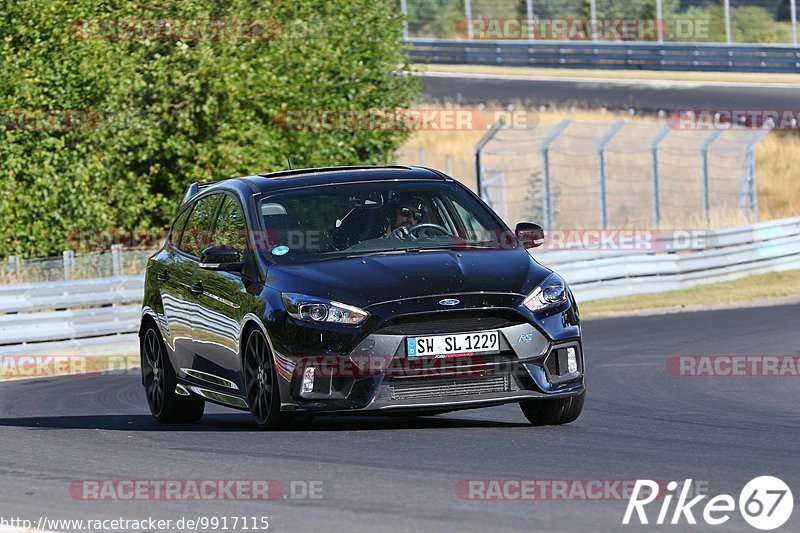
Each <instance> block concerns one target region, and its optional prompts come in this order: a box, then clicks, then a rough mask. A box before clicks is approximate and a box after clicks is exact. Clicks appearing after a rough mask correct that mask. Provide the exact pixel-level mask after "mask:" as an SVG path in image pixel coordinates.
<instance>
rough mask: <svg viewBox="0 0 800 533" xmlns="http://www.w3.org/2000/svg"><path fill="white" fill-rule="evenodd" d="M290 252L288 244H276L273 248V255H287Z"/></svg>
mask: <svg viewBox="0 0 800 533" xmlns="http://www.w3.org/2000/svg"><path fill="white" fill-rule="evenodd" d="M288 253H289V247H288V246H276V247H275V248H273V249H272V255H286V254H288Z"/></svg>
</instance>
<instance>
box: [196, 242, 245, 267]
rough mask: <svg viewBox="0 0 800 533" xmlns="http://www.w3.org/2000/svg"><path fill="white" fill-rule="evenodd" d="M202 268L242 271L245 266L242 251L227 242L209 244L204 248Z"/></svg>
mask: <svg viewBox="0 0 800 533" xmlns="http://www.w3.org/2000/svg"><path fill="white" fill-rule="evenodd" d="M200 268H204V269H206V270H218V271H221V272H241V271H242V269H243V268H244V262H243V261H242V253H241V252H240V251H238V250H236V249H235V248H233V247H232V246H229V245H227V244H220V245H216V246H209V247H208V248H206V249H205V250H203V255H202V257H201V259H200Z"/></svg>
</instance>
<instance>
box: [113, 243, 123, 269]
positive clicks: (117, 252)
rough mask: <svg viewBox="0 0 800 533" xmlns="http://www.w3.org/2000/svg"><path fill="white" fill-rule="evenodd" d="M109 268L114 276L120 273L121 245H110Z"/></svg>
mask: <svg viewBox="0 0 800 533" xmlns="http://www.w3.org/2000/svg"><path fill="white" fill-rule="evenodd" d="M111 270H112V271H113V273H114V275H115V276H121V275H122V245H121V244H112V245H111Z"/></svg>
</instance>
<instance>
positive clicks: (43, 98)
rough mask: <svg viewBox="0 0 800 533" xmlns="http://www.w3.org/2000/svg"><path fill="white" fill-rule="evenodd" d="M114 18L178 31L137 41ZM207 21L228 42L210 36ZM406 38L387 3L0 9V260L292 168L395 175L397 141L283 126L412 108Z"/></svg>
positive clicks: (156, 217) (23, 5) (67, 1)
mask: <svg viewBox="0 0 800 533" xmlns="http://www.w3.org/2000/svg"><path fill="white" fill-rule="evenodd" d="M109 19H120V20H122V21H123V22H131V21H133V20H138V21H140V22H139V24H138V26H137V27H139V28H142V27H145V26H147V23H146V22H141V21H153V20H155V19H184V20H187V21H188V24H189V25H188V26H186V28H184V30H182V31H181V32H180V34H179V35H178V34H170V35H168V36H166V37H165V34H163V33H161V34H158V35H156V34H151V35H150V38H149V39H146V38H142V37H140V36H136V37H132V36H131V34H129V33H126V32H125V27H124V25H122V26H121V25H117V26H116V27H115V26H114V23H113V21H111V22H109ZM202 19H211V20H218V19H219V20H221V21H222V22H223V23H224V24H229V27H235V28H238V29H237V31H235V32H234V33H233V34H232V35H234V37H230V36H229V37H230V38H229V37H225V35H226V34H218V37H217V38H212V37H211V35H212V33H211V30H209V29H208V28H209V27H205V30H203V26H202V25H201V24H200V23H199V22H198V21H200V20H202ZM252 20H256V21H259V23H258V24H256V25H253V24H250V23H248V22H247V21H252ZM189 27H191V28H193V29H191V30H188V29H187V28H189ZM198 27H200V31H197V28H198ZM241 28H247V31H244V30H242V29H241ZM202 31H206V33H202ZM219 35H222V36H223V37H219ZM176 36H177V37H178V38H176ZM401 36H402V17H401V16H400V14H399V12H398V10H397V9H396V6H395V2H393V1H392V0H379V1H376V0H327V1H326V2H318V1H316V0H291V1H276V2H270V3H264V2H257V1H243V0H233V1H230V2H228V1H222V0H215V1H211V2H202V3H201V2H193V1H189V0H170V1H154V2H149V3H148V4H147V6H144V5H140V4H139V3H138V2H132V1H124V0H115V1H109V2H103V3H97V2H93V1H91V0H83V1H76V0H52V1H50V2H47V3H44V4H43V3H41V2H37V1H34V0H18V1H12V0H4V1H3V7H2V10H0V58H1V59H0V130H4V131H0V227H2V231H0V256H6V255H9V254H20V255H23V256H28V257H30V256H39V255H47V254H53V253H57V252H58V251H60V250H62V249H63V248H64V247H66V246H70V247H72V248H78V249H79V248H92V247H93V246H95V245H96V244H97V242H92V239H85V238H83V239H81V240H80V242H76V236H78V235H83V236H84V237H85V236H86V235H87V234H93V235H97V234H98V233H99V232H103V231H106V232H108V231H113V230H123V231H147V230H152V229H153V228H156V229H159V228H163V227H164V226H165V225H166V224H167V223H168V221H169V220H170V218H171V216H172V214H173V213H174V211H175V208H176V207H177V202H178V201H179V199H180V197H181V196H182V193H183V191H184V190H185V188H186V187H187V186H188V184H189V183H191V182H195V181H211V180H218V179H223V178H227V177H232V176H239V175H247V174H253V173H257V172H262V171H265V170H276V169H283V168H286V157H287V156H291V158H292V161H293V163H294V164H295V166H318V165H333V164H356V163H376V162H389V161H391V160H392V158H393V154H394V152H395V150H396V148H397V147H398V146H400V145H401V144H402V143H403V142H404V141H405V139H406V138H407V136H408V133H409V132H408V131H407V130H405V129H398V128H377V129H375V128H373V129H370V128H359V127H356V128H344V129H327V128H323V129H320V128H306V127H302V128H286V127H285V116H286V115H287V113H290V112H295V111H302V112H313V111H314V110H335V111H342V112H344V111H353V112H357V111H364V110H370V109H396V108H403V107H407V106H408V105H409V104H410V103H411V102H412V101H413V100H414V98H416V96H417V95H418V94H419V93H420V87H421V84H420V82H419V81H418V80H417V79H416V78H415V77H413V76H402V75H397V74H395V72H396V71H404V70H409V65H408V62H407V55H406V47H405V45H404V44H403V42H402V39H401ZM173 38H174V40H173Z"/></svg>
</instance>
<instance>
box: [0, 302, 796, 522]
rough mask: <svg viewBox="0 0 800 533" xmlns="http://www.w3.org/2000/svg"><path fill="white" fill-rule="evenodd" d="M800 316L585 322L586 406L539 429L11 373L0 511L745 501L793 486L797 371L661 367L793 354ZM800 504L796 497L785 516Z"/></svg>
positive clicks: (593, 518)
mask: <svg viewBox="0 0 800 533" xmlns="http://www.w3.org/2000/svg"><path fill="white" fill-rule="evenodd" d="M798 331H800V306H798V305H794V306H782V307H772V308H761V309H751V310H725V311H709V312H702V313H685V314H675V315H664V316H651V317H637V318H618V319H606V320H598V321H589V322H586V324H585V336H586V343H587V356H588V358H589V361H588V367H589V388H590V390H589V398H588V401H587V406H586V409H585V411H584V413H583V416H582V417H581V418H580V419H579V420H578V421H577V422H576V423H574V424H572V425H569V426H564V427H557V428H543V429H542V428H534V427H531V426H528V425H527V424H526V423H525V420H524V418H523V416H522V414H521V413H520V411H519V409H518V407H517V406H515V405H511V406H505V407H499V408H489V409H484V410H479V411H467V412H461V413H451V414H446V415H440V416H436V417H427V418H420V419H413V418H320V419H317V420H315V421H314V422H313V423H312V424H311V425H310V426H308V427H306V428H303V429H298V430H292V431H287V432H280V433H262V432H259V431H256V430H255V428H254V426H253V425H251V424H250V420H249V416H248V415H246V414H238V413H236V412H232V411H226V410H223V409H219V408H216V407H212V408H210V409H208V411H207V412H210V414H207V416H206V417H204V419H203V420H202V421H201V422H200V423H199V424H196V425H193V426H161V425H158V424H156V423H155V422H153V421H152V420H151V418H150V416H149V415H148V414H147V407H146V404H145V399H144V393H143V391H142V389H141V387H140V385H139V383H138V376H137V374H136V373H130V374H127V375H124V374H115V375H95V376H83V377H65V378H52V379H39V380H32V381H16V382H7V383H0V435H2V437H0V443H1V444H0V446H2V454H0V462H1V465H0V516H2V517H4V518H6V519H8V518H9V517H20V518H28V519H31V520H37V519H38V517H40V516H47V517H48V518H56V517H60V518H89V517H93V518H117V517H120V516H121V517H127V518H133V519H143V518H146V517H148V516H152V517H161V518H172V519H177V518H180V517H198V516H217V517H222V516H235V515H238V516H262V515H265V516H269V522H270V529H274V530H278V531H287V532H288V531H380V530H389V529H390V528H391V529H392V530H404V531H420V530H433V531H459V532H463V531H511V530H516V531H610V532H614V531H649V530H652V529H653V527H652V526H640V525H637V526H629V527H622V526H621V521H622V517H623V514H624V510H625V507H626V504H627V502H626V501H623V500H607V501H581V500H566V501H510V502H509V501H503V502H498V501H466V500H463V499H460V498H459V497H458V496H457V495H456V490H455V487H456V484H457V483H458V482H459V480H466V479H484V480H486V479H500V480H507V479H536V480H634V479H637V478H650V479H655V480H663V481H669V480H680V481H682V480H684V479H686V478H692V479H695V480H701V481H703V482H707V487H708V492H709V493H710V494H711V495H712V496H713V495H716V494H720V493H727V494H731V495H733V496H734V498H735V499H737V500H738V495H739V492H740V491H741V489H742V487H743V486H744V484H745V483H746V482H747V481H749V480H750V479H752V478H754V477H756V476H760V475H775V476H778V477H780V478H782V479H783V480H784V481H785V482H786V483H788V484H789V486H790V487H792V488H794V489H795V490H796V491H798V490H800V462H799V461H798V456H797V442H798V437H800V417H799V416H798V415H800V402H798V401H797V399H798V397H800V381H798V379H797V378H796V377H795V378H791V377H679V376H673V375H670V374H669V373H668V372H667V370H666V361H667V358H668V357H670V356H673V355H705V354H782V355H797V354H798V350H800V346H799V345H798ZM84 479H275V480H279V481H281V483H282V486H284V487H285V486H286V485H288V483H289V481H290V480H319V481H322V482H323V498H322V499H317V500H291V499H285V500H284V499H279V500H275V501H268V502H263V501H262V502H252V501H211V502H209V501H206V502H203V501H189V502H185V501H184V502H175V501H135V502H105V501H99V502H98V501H84V500H81V499H74V498H72V497H71V496H70V492H69V487H70V483H71V482H73V481H75V480H84ZM799 496H800V493H798V492H795V500H797V499H798V497H799ZM657 505H660V504H657ZM657 513H658V508H653V510H652V511H651V512H650V513H649V516H650V519H651V520H654V519H655V517H656V515H657ZM701 514H702V510H701V511H700V512H699V513H697V512H696V513H695V515H696V517H698V518H699V516H697V515H701ZM670 516H671V513H670ZM798 520H800V515H798V512H797V511H795V513H794V516H793V518H792V519H791V520H790V522H789V524H787V526H788V527H787V529H788V530H795V531H796V530H797V529H798V527H797V524H798ZM423 528H424V529H423ZM661 529H663V527H662V528H661ZM687 529H691V530H692V531H711V530H713V531H722V530H724V531H755V529H752V528H751V527H750V526H749V525H748V524H747V523H746V522H745V521H744V520H743V519H742V517H741V516H740V515H739V514H738V511H734V513H733V514H732V518H731V520H730V522H729V523H727V524H725V526H724V527H716V528H712V527H709V526H705V525H703V526H692V527H689V526H687V525H686V523H685V522H683V523H682V525H681V526H678V527H674V526H673V527H672V528H671V529H670V530H671V531H685V530H687Z"/></svg>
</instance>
